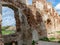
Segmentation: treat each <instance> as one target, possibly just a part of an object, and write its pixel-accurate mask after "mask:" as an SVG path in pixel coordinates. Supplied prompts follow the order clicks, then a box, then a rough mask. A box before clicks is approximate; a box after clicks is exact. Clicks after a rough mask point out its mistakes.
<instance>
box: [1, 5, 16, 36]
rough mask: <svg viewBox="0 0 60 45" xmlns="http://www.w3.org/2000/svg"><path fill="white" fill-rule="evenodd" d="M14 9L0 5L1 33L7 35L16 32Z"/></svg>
mask: <svg viewBox="0 0 60 45" xmlns="http://www.w3.org/2000/svg"><path fill="white" fill-rule="evenodd" d="M14 15H15V14H14V10H12V9H11V8H9V7H6V6H3V7H2V34H3V35H9V34H13V33H15V32H16V21H15V17H14Z"/></svg>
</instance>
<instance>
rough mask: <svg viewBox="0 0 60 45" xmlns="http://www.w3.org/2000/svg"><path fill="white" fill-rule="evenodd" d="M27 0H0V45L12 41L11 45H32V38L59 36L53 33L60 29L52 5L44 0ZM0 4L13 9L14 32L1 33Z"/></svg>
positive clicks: (37, 39) (59, 21)
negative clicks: (29, 3) (29, 2)
mask: <svg viewBox="0 0 60 45" xmlns="http://www.w3.org/2000/svg"><path fill="white" fill-rule="evenodd" d="M27 2H28V0H0V45H4V43H9V42H12V45H32V40H35V41H39V39H40V38H43V37H48V38H50V37H51V36H52V37H53V36H54V37H55V38H60V37H59V35H57V34H56V33H55V32H56V31H59V29H60V25H59V24H60V17H59V16H58V14H57V13H56V11H55V10H54V8H52V5H51V4H50V3H47V2H46V0H43V1H42V0H32V5H28V3H27ZM2 6H6V7H9V8H11V9H12V10H14V13H15V15H14V16H15V20H16V32H15V33H14V34H11V35H2V32H1V31H2V30H1V22H2ZM51 33H52V34H51ZM16 42H17V44H15V43H16Z"/></svg>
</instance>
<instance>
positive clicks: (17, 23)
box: [2, 4, 20, 32]
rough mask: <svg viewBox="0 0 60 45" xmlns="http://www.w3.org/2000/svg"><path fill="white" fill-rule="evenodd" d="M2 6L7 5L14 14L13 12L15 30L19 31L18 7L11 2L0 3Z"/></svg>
mask: <svg viewBox="0 0 60 45" xmlns="http://www.w3.org/2000/svg"><path fill="white" fill-rule="evenodd" d="M2 6H6V7H9V8H11V9H12V10H13V11H14V14H15V15H14V17H15V20H16V30H17V31H18V32H19V31H20V19H19V12H18V8H16V7H15V6H13V5H11V4H2ZM17 14H18V15H17Z"/></svg>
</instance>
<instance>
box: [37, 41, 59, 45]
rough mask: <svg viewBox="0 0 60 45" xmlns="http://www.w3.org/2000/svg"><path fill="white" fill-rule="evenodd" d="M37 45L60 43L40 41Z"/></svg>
mask: <svg viewBox="0 0 60 45" xmlns="http://www.w3.org/2000/svg"><path fill="white" fill-rule="evenodd" d="M36 45H60V43H53V42H45V41H39V42H38V44H36Z"/></svg>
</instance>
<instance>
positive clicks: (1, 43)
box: [0, 3, 4, 45]
mask: <svg viewBox="0 0 60 45" xmlns="http://www.w3.org/2000/svg"><path fill="white" fill-rule="evenodd" d="M1 22H2V4H1V3H0V45H4V43H3V38H2V30H1Z"/></svg>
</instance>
